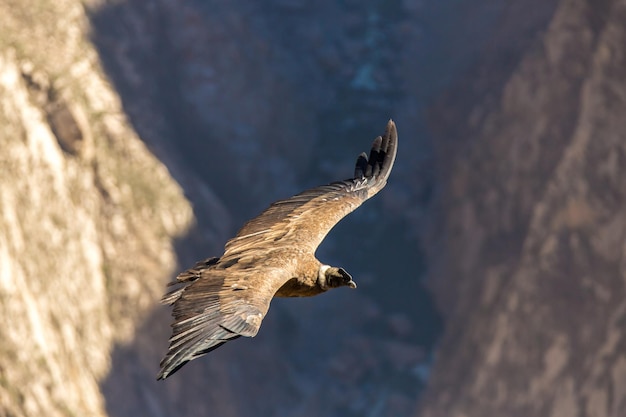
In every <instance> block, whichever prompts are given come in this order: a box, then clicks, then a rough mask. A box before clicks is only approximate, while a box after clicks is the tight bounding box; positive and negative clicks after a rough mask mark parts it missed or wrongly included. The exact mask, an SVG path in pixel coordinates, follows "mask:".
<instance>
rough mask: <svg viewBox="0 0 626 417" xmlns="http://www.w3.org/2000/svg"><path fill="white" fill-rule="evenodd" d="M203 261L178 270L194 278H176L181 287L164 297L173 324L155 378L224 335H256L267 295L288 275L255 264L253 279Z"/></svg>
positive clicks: (227, 337) (225, 339)
mask: <svg viewBox="0 0 626 417" xmlns="http://www.w3.org/2000/svg"><path fill="white" fill-rule="evenodd" d="M207 261H208V262H205V263H198V264H196V266H195V267H194V268H192V269H191V270H189V271H186V272H184V273H183V274H181V275H184V274H187V275H188V276H196V278H192V279H189V280H187V281H188V282H185V281H184V280H179V281H178V284H182V285H184V287H183V288H180V289H174V290H173V291H171V292H170V293H168V294H166V295H165V296H164V297H163V302H164V303H165V304H173V305H174V308H173V311H172V315H173V317H174V323H173V324H172V337H171V338H170V345H169V348H168V352H167V354H166V355H165V357H164V358H163V360H162V361H161V370H160V372H159V374H158V376H157V379H165V378H167V377H168V376H169V375H171V374H173V373H174V372H176V371H177V370H178V369H180V367H181V366H183V365H184V364H185V363H187V362H189V361H190V360H192V359H195V358H197V357H200V356H202V355H204V354H206V353H208V352H210V351H212V350H214V349H217V348H218V347H220V346H221V345H223V344H224V343H226V342H228V341H229V340H232V339H236V338H238V337H240V336H247V337H253V336H255V335H256V334H257V332H258V331H259V328H260V327H261V321H262V320H263V318H264V317H265V314H266V313H267V310H268V309H269V306H270V302H271V300H272V297H273V296H274V294H275V293H276V291H277V290H278V288H279V287H280V285H282V283H283V282H285V281H287V280H288V279H289V278H291V277H290V276H289V275H288V272H287V271H285V270H281V269H278V268H256V269H255V270H254V271H252V272H253V273H254V275H255V276H254V278H255V279H253V280H252V279H249V277H247V276H246V275H249V273H250V271H246V270H237V269H235V268H233V269H217V268H212V267H211V266H212V265H214V262H212V261H213V260H212V259H210V260H207ZM187 275H186V276H187ZM200 278H201V279H200ZM246 278H248V279H246Z"/></svg>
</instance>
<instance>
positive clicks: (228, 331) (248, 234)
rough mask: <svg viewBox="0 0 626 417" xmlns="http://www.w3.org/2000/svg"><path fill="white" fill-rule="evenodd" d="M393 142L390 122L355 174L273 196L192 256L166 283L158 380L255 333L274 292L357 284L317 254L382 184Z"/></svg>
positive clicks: (309, 292) (299, 293)
mask: <svg viewBox="0 0 626 417" xmlns="http://www.w3.org/2000/svg"><path fill="white" fill-rule="evenodd" d="M397 144H398V135H397V132H396V126H395V124H394V123H393V121H391V120H390V121H389V122H388V123H387V129H386V131H385V134H384V135H383V136H382V137H381V136H378V137H377V138H376V139H375V140H374V143H373V144H372V148H371V151H370V154H369V158H368V156H367V154H366V153H365V152H364V153H362V154H361V155H359V157H358V158H357V161H356V168H355V170H354V177H353V178H351V179H348V180H344V181H338V182H333V183H331V184H328V185H322V186H320V187H316V188H313V189H310V190H307V191H304V192H302V193H300V194H298V195H295V196H293V197H291V198H288V199H286V200H281V201H277V202H275V203H273V204H272V205H271V206H270V207H269V208H268V209H266V210H265V211H264V212H263V213H261V214H260V215H259V216H258V217H255V218H254V219H252V220H250V221H249V222H247V223H246V224H245V225H244V226H243V227H242V228H241V230H240V231H239V233H237V235H236V236H235V237H234V238H233V239H231V240H229V241H228V242H227V243H226V247H225V250H224V254H223V255H222V256H221V257H219V258H209V259H206V260H204V261H202V262H198V263H197V264H196V265H195V266H194V267H193V268H191V269H189V270H187V271H185V272H182V273H181V274H180V275H178V277H176V280H175V281H173V282H171V283H170V284H169V285H174V286H175V287H174V289H173V290H171V291H170V292H168V293H167V294H165V296H163V299H162V302H163V303H164V304H168V305H173V306H174V308H173V311H172V316H173V317H174V323H173V324H172V330H173V331H172V337H171V338H170V340H169V342H170V345H169V349H168V352H167V354H166V355H165V357H164V358H163V360H162V361H161V370H160V372H159V374H158V375H157V379H165V378H167V377H168V376H170V375H172V374H173V373H174V372H176V371H177V370H178V369H180V367H181V366H183V365H184V364H185V363H187V362H189V361H190V360H192V359H195V358H197V357H199V356H202V355H204V354H206V353H208V352H210V351H212V350H214V349H217V348H218V347H220V346H221V345H223V344H224V343H226V342H228V341H229V340H232V339H236V338H238V337H240V336H247V337H253V336H255V335H256V334H257V332H258V331H259V327H260V326H261V322H262V320H263V318H264V317H265V314H266V313H267V310H268V309H269V307H270V302H271V301H272V298H273V297H308V296H313V295H317V294H321V293H323V292H325V291H327V290H329V289H331V288H338V287H343V286H347V287H350V288H356V283H355V282H354V281H353V280H352V277H351V276H350V274H348V273H347V272H346V271H345V270H344V269H343V268H338V267H335V266H329V265H325V264H323V263H321V262H320V261H318V260H317V259H316V258H315V251H316V250H317V247H318V246H319V244H320V243H321V242H322V240H323V239H324V237H325V236H326V234H327V233H328V232H329V231H330V229H332V228H333V227H334V226H335V225H336V224H337V223H338V222H339V221H340V220H341V219H342V218H343V217H345V216H346V215H348V214H349V213H351V212H352V211H353V210H355V209H356V208H357V207H359V206H360V205H361V204H363V202H364V201H365V200H367V199H369V198H371V197H372V196H374V195H375V194H376V193H378V192H379V191H380V190H381V189H382V188H383V187H384V186H385V184H386V183H387V178H388V177H389V173H390V172H391V168H392V166H393V163H394V160H395V158H396V150H397Z"/></svg>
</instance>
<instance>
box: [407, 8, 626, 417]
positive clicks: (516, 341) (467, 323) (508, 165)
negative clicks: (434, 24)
mask: <svg viewBox="0 0 626 417" xmlns="http://www.w3.org/2000/svg"><path fill="white" fill-rule="evenodd" d="M625 19H626V3H625V2H624V1H602V2H592V1H584V0H563V1H560V2H559V3H558V6H557V8H556V10H555V11H554V14H553V16H552V17H551V19H550V21H549V24H548V25H547V26H546V27H545V30H538V31H536V32H535V37H534V41H533V42H532V43H531V44H530V46H528V48H527V49H526V50H525V51H524V52H523V53H522V58H521V60H520V61H519V63H518V64H517V65H516V66H515V67H514V68H513V69H512V71H511V72H510V74H508V75H506V77H502V74H500V75H498V71H501V68H502V67H499V66H498V65H495V64H493V62H495V61H496V59H497V58H495V57H491V58H490V59H489V61H490V62H491V63H492V64H491V65H487V66H486V67H485V68H483V71H482V73H481V75H477V76H476V78H475V79H472V80H471V81H470V80H469V79H468V80H467V82H473V83H477V84H481V83H485V82H487V81H486V80H488V79H489V78H490V77H494V78H498V77H501V78H503V79H505V80H506V81H505V82H504V83H503V87H502V89H501V90H500V91H497V90H496V92H495V93H492V94H490V95H485V94H483V95H482V98H479V99H478V100H476V101H475V102H474V103H472V104H471V105H469V106H466V107H464V108H463V106H461V105H458V103H455V102H454V101H451V100H444V101H442V103H441V104H440V105H439V106H438V109H439V111H441V112H442V113H443V114H444V117H443V118H440V119H438V121H435V122H434V124H435V125H439V126H442V124H441V122H442V121H444V120H445V122H444V123H449V122H450V121H451V120H457V121H459V123H458V124H457V126H456V130H455V131H451V130H449V129H448V130H446V129H445V128H444V129H443V130H440V135H447V136H448V137H452V138H454V137H456V138H458V139H459V141H457V142H456V144H458V145H459V146H458V148H457V149H455V150H454V151H453V152H452V153H453V154H454V156H453V157H452V158H450V159H449V158H448V156H447V155H445V156H442V160H445V161H446V165H445V167H446V169H445V171H442V177H443V178H445V179H444V184H445V191H444V193H443V197H442V202H441V204H442V207H441V208H442V214H443V217H442V218H441V219H440V221H439V223H438V224H439V225H440V226H441V229H439V230H438V231H437V232H438V233H440V234H441V236H443V237H442V238H441V239H440V241H443V243H442V244H441V247H438V248H437V249H438V251H439V255H440V258H439V260H438V261H436V263H434V265H433V267H434V268H433V270H434V271H436V272H434V273H433V275H436V276H434V277H432V278H431V280H432V282H433V283H434V287H435V288H436V293H437V294H439V299H440V302H441V305H442V306H443V310H444V311H446V312H447V326H446V330H445V335H444V338H443V341H442V342H441V347H440V349H439V351H438V353H437V360H436V364H435V366H434V368H433V370H432V376H431V380H430V383H429V387H428V389H427V391H426V394H425V396H424V397H423V398H422V401H421V405H420V408H419V412H418V413H417V414H416V415H419V416H422V417H435V416H442V417H443V416H445V417H462V416H463V417H482V416H508V417H515V416H520V417H522V416H553V417H560V416H563V417H566V416H581V417H582V416H589V417H604V416H614V417H617V416H623V415H626V391H625V390H624V383H623V381H624V380H626V367H624V363H626V350H625V349H624V348H625V347H626V344H625V343H626V339H625V338H624V326H623V324H624V320H625V319H626V301H625V300H626V286H625V284H626V271H625V270H624V259H625V254H626V252H625V249H626V246H625V238H626V234H625V233H626V229H625V228H624V226H625V224H626V212H625V211H624V204H625V203H626V182H624V177H625V175H626V162H625V161H626V160H625V159H624V157H625V155H626V153H625V152H626V148H625V147H626V118H625V117H624V114H626V46H625V45H626V30H625V27H624V21H626V20H625ZM494 52H498V49H497V48H496V49H495V50H494ZM491 72H493V73H494V75H491ZM474 75H475V74H474ZM476 95H477V96H478V97H480V96H481V95H480V94H476ZM452 96H454V95H452ZM435 119H437V118H436V117H435ZM461 135H463V137H462V139H463V143H461V141H460V139H461ZM440 149H450V146H449V144H448V147H447V148H446V147H441V148H440ZM459 150H461V152H458V151H459Z"/></svg>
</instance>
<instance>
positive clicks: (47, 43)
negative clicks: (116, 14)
mask: <svg viewBox="0 0 626 417" xmlns="http://www.w3.org/2000/svg"><path fill="white" fill-rule="evenodd" d="M86 23H87V21H86V19H85V15H84V10H83V8H82V6H81V5H80V3H77V2H49V3H48V2H3V3H2V4H1V5H0V26H2V28H3V29H2V35H0V97H1V98H0V125H1V126H2V128H1V129H0V142H1V143H2V145H0V149H1V151H0V183H1V186H0V231H1V232H0V317H2V318H1V319H0V323H1V326H0V352H1V354H0V415H3V416H36V415H41V416H43V415H46V416H70V415H74V416H78V415H81V416H104V415H106V411H105V407H104V406H105V402H104V398H103V395H102V394H101V390H100V381H101V379H102V378H103V377H104V376H105V375H107V373H108V372H109V369H110V367H111V359H110V351H111V349H112V347H113V345H114V344H115V343H124V342H125V341H128V340H130V339H131V338H132V337H133V334H134V332H135V327H136V326H137V324H138V322H139V321H140V320H141V319H142V318H143V317H144V315H145V314H146V311H147V309H148V307H151V306H152V305H153V304H154V300H155V299H156V298H157V297H158V296H159V294H160V292H161V289H162V285H163V282H164V281H165V280H166V279H167V278H169V276H170V274H171V273H172V271H173V270H174V268H175V264H176V258H175V254H174V251H173V245H172V240H173V239H174V238H175V237H176V236H179V235H181V234H183V233H185V231H186V230H187V228H188V227H189V225H190V222H191V209H190V206H189V203H188V202H187V201H186V200H185V198H184V196H183V194H182V190H181V188H180V187H179V186H178V185H177V184H176V183H175V182H174V181H173V180H172V179H171V177H170V175H169V173H168V171H167V169H166V168H165V167H164V166H163V164H161V163H160V162H159V161H158V160H156V159H155V158H154V157H153V156H152V155H151V153H150V152H148V151H147V150H146V147H145V146H144V144H143V143H142V142H141V141H140V140H139V138H138V137H137V135H136V134H135V133H134V131H133V130H132V129H131V128H130V127H129V124H128V122H127V120H126V118H125V116H124V113H123V111H122V109H121V106H120V100H119V97H118V96H117V94H116V93H115V92H114V90H113V89H112V88H111V86H110V85H109V84H108V82H107V81H106V77H105V76H104V75H103V72H102V70H101V68H100V66H99V60H98V56H97V54H96V52H95V50H94V48H93V47H92V46H91V44H90V43H89V42H87V41H86V40H85V37H84V28H86ZM25 27H26V28H25Z"/></svg>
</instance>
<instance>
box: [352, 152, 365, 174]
mask: <svg viewBox="0 0 626 417" xmlns="http://www.w3.org/2000/svg"><path fill="white" fill-rule="evenodd" d="M366 170H367V154H366V153H365V152H361V155H359V157H358V158H357V159H356V166H355V167H354V178H356V179H362V178H364V177H365V171H366Z"/></svg>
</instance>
